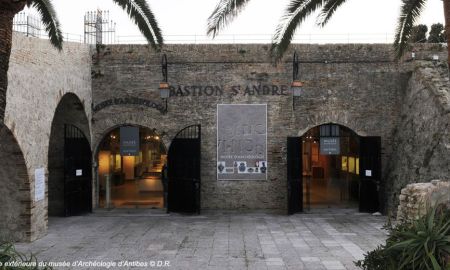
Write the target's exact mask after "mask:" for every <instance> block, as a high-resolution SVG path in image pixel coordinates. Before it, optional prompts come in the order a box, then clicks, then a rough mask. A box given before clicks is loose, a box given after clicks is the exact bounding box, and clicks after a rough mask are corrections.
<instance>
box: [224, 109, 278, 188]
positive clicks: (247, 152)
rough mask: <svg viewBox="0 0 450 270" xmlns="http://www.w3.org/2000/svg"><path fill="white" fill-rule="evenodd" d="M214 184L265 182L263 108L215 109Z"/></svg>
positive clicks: (265, 154)
mask: <svg viewBox="0 0 450 270" xmlns="http://www.w3.org/2000/svg"><path fill="white" fill-rule="evenodd" d="M216 164H217V166H216V171H217V180H267V173H268V165H269V164H268V163H267V104H218V105H217V163H216Z"/></svg>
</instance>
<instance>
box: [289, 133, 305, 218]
mask: <svg viewBox="0 0 450 270" xmlns="http://www.w3.org/2000/svg"><path fill="white" fill-rule="evenodd" d="M302 174H303V172H302V140H301V138H300V137H288V139H287V188H288V214H289V215H292V214H295V213H298V212H302V211H303V177H302Z"/></svg>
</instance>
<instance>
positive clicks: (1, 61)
mask: <svg viewBox="0 0 450 270" xmlns="http://www.w3.org/2000/svg"><path fill="white" fill-rule="evenodd" d="M25 3H26V1H18V2H14V1H11V0H0V125H1V124H3V122H4V118H5V108H6V89H7V88H8V66H9V57H10V55H11V44H12V32H13V18H14V15H16V14H17V13H18V12H19V11H21V10H23V8H24V7H25Z"/></svg>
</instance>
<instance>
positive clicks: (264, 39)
mask: <svg viewBox="0 0 450 270" xmlns="http://www.w3.org/2000/svg"><path fill="white" fill-rule="evenodd" d="M13 30H14V31H15V32H20V33H23V34H25V35H26V36H29V37H36V38H48V35H47V33H46V32H45V31H44V29H43V28H42V23H41V22H40V20H39V19H37V18H35V17H34V16H32V15H29V14H26V13H25V12H21V13H19V14H17V15H16V16H15V17H14V22H13ZM63 39H64V41H66V42H78V43H87V44H147V40H146V39H145V38H144V36H142V35H128V36H127V35H123V36H119V35H116V24H115V23H114V22H113V21H111V20H110V19H109V12H108V11H100V10H97V11H94V12H87V13H86V15H85V16H84V35H81V34H71V33H63ZM164 40H165V43H166V44H251V43H256V44H268V43H272V35H270V34H222V35H219V36H217V37H216V38H215V39H212V38H211V37H209V36H207V35H204V34H180V35H178V34H169V35H164ZM393 42H394V34H393V33H336V34H316V33H310V34H296V35H295V36H294V38H293V40H292V43H294V44H338V43H339V44H353V43H393Z"/></svg>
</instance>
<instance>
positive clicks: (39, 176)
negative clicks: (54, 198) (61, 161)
mask: <svg viewBox="0 0 450 270" xmlns="http://www.w3.org/2000/svg"><path fill="white" fill-rule="evenodd" d="M44 198H45V168H39V169H36V170H34V201H35V202H38V201H41V200H43V199H44Z"/></svg>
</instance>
